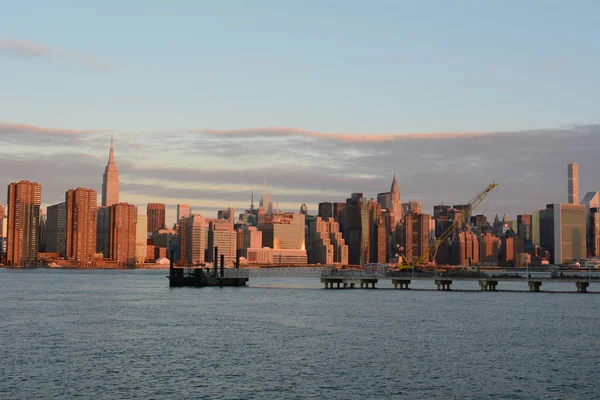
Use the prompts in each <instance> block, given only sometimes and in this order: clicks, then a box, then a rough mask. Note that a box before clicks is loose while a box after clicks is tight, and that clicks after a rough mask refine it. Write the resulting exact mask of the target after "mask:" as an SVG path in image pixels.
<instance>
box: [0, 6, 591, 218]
mask: <svg viewBox="0 0 600 400" xmlns="http://www.w3.org/2000/svg"><path fill="white" fill-rule="evenodd" d="M0 9H2V12H1V13H0V185H2V186H3V187H6V185H8V184H9V183H10V182H12V181H16V180H20V179H28V180H35V181H37V182H39V183H41V184H42V201H43V203H44V204H45V205H49V204H53V203H57V202H59V201H61V200H62V199H63V198H64V192H65V191H66V190H68V189H70V188H73V187H77V186H83V187H91V188H94V189H96V190H99V191H100V188H101V182H102V173H103V169H104V166H105V164H106V161H107V159H108V146H109V142H110V135H111V134H114V135H115V146H116V149H115V155H116V161H117V166H118V167H119V171H120V172H121V185H122V192H121V199H122V200H123V201H128V202H132V203H135V204H137V205H140V206H142V205H145V204H146V203H148V202H165V203H166V204H167V206H168V210H169V211H168V213H167V216H168V217H169V218H170V219H171V220H170V221H168V222H174V215H175V211H174V210H175V206H174V205H175V204H177V203H190V204H192V205H193V210H194V211H197V212H201V213H202V214H203V215H205V216H207V217H210V216H213V215H214V214H215V212H216V210H217V209H221V208H226V207H228V206H233V207H235V208H236V209H237V210H242V209H243V208H246V207H248V206H249V203H250V191H251V190H252V189H253V188H254V189H255V191H256V192H257V196H255V198H260V193H261V192H262V183H263V178H264V176H266V178H267V183H268V185H269V192H270V193H271V198H272V200H273V201H274V202H277V203H279V206H280V208H281V209H285V210H297V209H299V207H300V204H301V203H306V204H308V206H309V211H312V212H316V207H317V204H318V202H320V201H344V200H345V198H347V197H349V195H350V193H351V192H363V193H365V196H367V197H376V195H377V193H379V192H384V191H387V190H389V186H390V184H391V179H392V176H393V173H394V170H395V171H396V174H397V177H398V183H399V185H400V191H401V196H402V200H403V201H408V200H421V201H422V202H423V206H424V211H429V212H431V207H432V206H433V205H434V204H439V203H441V202H444V204H458V203H461V202H465V201H468V200H470V199H471V198H472V197H473V196H474V195H475V194H476V193H478V192H479V191H480V190H482V189H483V188H484V187H485V186H487V185H488V184H489V183H491V182H492V181H496V182H498V183H499V185H500V186H499V187H498V189H497V190H496V192H495V193H494V194H492V195H491V196H490V199H489V204H484V205H482V207H483V206H486V207H487V208H486V209H485V210H478V211H481V212H485V213H488V214H493V213H499V214H501V215H502V214H503V213H505V212H506V213H507V214H508V215H509V217H511V218H514V216H515V215H516V214H518V213H525V212H532V211H533V210H536V209H540V208H544V207H545V205H546V204H547V203H555V202H561V201H566V198H567V179H566V171H567V165H566V164H567V163H569V162H578V163H579V164H580V192H581V194H580V197H583V195H584V194H585V192H587V191H594V190H598V189H600V183H599V182H598V178H597V177H598V176H600V175H599V172H600V166H598V164H599V163H598V162H597V161H596V160H597V154H598V150H599V148H600V113H599V112H598V106H597V105H598V104H600V90H599V89H600V81H599V78H598V71H600V40H598V39H599V38H600V28H599V26H600V3H598V2H597V1H583V0H581V1H573V2H566V1H553V0H544V1H534V0H531V1H525V0H521V1H513V0H505V1H492V0H490V1H485V2H482V1H474V0H473V1H467V0H456V1H452V2H450V1H433V0H423V1H418V2H416V1H410V2H409V1H399V0H397V1H370V2H365V1H303V2H288V1H286V2H282V1H243V2H242V1H219V2H214V1H211V2H209V1H172V2H148V1H134V0H130V1H126V2H120V1H119V2H117V1H112V0H104V1H102V2H99V1H87V2H77V1H68V2H67V1H53V2H47V1H27V2H24V1H23V2H14V1H2V0H0Z"/></svg>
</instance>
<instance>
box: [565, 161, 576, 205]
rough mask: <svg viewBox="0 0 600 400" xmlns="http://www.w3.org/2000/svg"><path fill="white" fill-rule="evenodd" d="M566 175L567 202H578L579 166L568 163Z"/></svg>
mask: <svg viewBox="0 0 600 400" xmlns="http://www.w3.org/2000/svg"><path fill="white" fill-rule="evenodd" d="M567 176H568V178H569V204H579V166H578V165H577V163H573V164H569V165H568V168H567Z"/></svg>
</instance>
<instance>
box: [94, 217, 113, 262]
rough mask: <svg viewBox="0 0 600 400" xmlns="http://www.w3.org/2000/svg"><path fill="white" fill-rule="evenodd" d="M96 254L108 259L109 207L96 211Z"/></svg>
mask: <svg viewBox="0 0 600 400" xmlns="http://www.w3.org/2000/svg"><path fill="white" fill-rule="evenodd" d="M96 252H97V253H102V257H104V258H110V207H104V206H102V207H98V209H97V210H96Z"/></svg>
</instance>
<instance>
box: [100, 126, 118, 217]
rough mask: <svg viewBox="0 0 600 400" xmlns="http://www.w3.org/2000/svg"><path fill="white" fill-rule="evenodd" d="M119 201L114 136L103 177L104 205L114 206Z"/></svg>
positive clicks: (111, 138)
mask: <svg viewBox="0 0 600 400" xmlns="http://www.w3.org/2000/svg"><path fill="white" fill-rule="evenodd" d="M118 202H119V171H118V170H117V165H116V164H115V148H114V145H113V137H112V136H111V137H110V152H109V153H108V164H106V168H105V169H104V177H103V179H102V205H103V206H112V205H113V204H115V203H118Z"/></svg>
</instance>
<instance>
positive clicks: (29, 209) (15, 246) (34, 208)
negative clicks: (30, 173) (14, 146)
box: [6, 181, 42, 266]
mask: <svg viewBox="0 0 600 400" xmlns="http://www.w3.org/2000/svg"><path fill="white" fill-rule="evenodd" d="M41 201H42V186H41V185H40V184H39V183H37V182H29V181H20V182H13V183H11V184H10V185H8V199H7V204H8V224H7V231H8V232H7V235H6V237H7V239H8V249H7V264H8V265H15V266H16V265H19V266H33V265H35V263H36V261H37V253H38V223H39V218H40V204H41Z"/></svg>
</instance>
